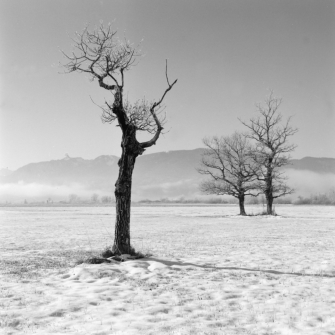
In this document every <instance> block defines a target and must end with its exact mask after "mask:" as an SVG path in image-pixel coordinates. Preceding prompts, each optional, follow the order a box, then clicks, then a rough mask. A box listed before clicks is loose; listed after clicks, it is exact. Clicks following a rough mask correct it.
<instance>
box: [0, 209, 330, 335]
mask: <svg viewBox="0 0 335 335" xmlns="http://www.w3.org/2000/svg"><path fill="white" fill-rule="evenodd" d="M247 211H248V212H249V213H254V214H256V213H258V212H261V211H262V207H247ZM276 212H277V214H278V216H276V217H269V216H250V217H240V216H238V215H236V214H237V208H236V206H211V207H201V206H188V207H182V206H178V207H169V206H166V207H134V208H133V209H132V222H131V231H132V241H133V245H134V246H135V248H136V249H137V250H139V251H142V252H149V253H151V254H152V256H150V257H147V258H144V259H139V260H130V261H126V262H124V263H117V262H115V263H111V264H106V263H105V264H100V265H90V264H81V265H77V266H75V265H73V266H72V267H69V264H70V263H71V262H72V261H73V260H75V259H76V258H79V257H80V256H83V255H84V256H85V257H87V255H89V254H90V253H91V252H92V253H96V252H98V250H100V251H101V250H102V249H103V248H104V247H105V246H108V244H110V243H111V241H112V240H113V230H114V208H107V207H102V208H99V207H95V208H85V207H83V208H79V207H77V208H56V207H54V208H52V207H51V208H34V207H30V208H29V207H26V208H1V209H0V225H1V227H0V228H1V229H0V241H1V244H0V251H1V260H0V266H1V269H0V272H1V276H0V334H43V335H46V334H85V335H116V334H155V335H156V334H192V335H196V334H223V335H226V334H227V335H228V334H229V335H230V334H236V335H237V334H238V335H243V334H253V335H262V334H264V335H265V334H267V335H270V334H273V335H275V334H276V335H279V334H281V335H290V334H305V335H309V334H315V335H323V334H327V335H331V334H333V335H334V334H335V208H334V207H321V206H317V207H311V206H301V207H297V206H278V207H277V208H276ZM70 260H71V261H70Z"/></svg>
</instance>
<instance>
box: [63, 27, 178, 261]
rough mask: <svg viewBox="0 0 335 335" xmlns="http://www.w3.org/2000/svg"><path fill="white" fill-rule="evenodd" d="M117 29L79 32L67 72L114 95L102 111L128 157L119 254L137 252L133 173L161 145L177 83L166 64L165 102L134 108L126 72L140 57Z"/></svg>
mask: <svg viewBox="0 0 335 335" xmlns="http://www.w3.org/2000/svg"><path fill="white" fill-rule="evenodd" d="M116 33H117V31H113V30H112V28H111V26H110V25H108V26H107V27H104V26H103V25H100V26H99V27H98V28H96V29H95V30H93V31H91V32H90V31H89V30H88V29H87V28H86V29H84V31H83V32H81V33H76V35H75V38H74V39H73V41H74V50H73V52H72V53H71V54H65V53H64V55H65V56H66V58H67V60H68V62H67V63H66V64H65V65H64V66H65V68H66V70H67V72H79V73H84V74H88V75H89V76H90V77H91V79H92V80H97V81H98V84H99V86H100V87H102V88H104V89H106V90H107V91H109V92H110V93H112V94H113V95H114V101H113V103H109V102H107V101H105V105H104V106H102V107H101V108H102V110H103V114H102V120H103V122H108V123H110V122H113V121H115V120H117V122H118V126H119V127H120V129H121V132H122V140H121V148H122V154H121V158H120V160H119V162H118V165H119V176H118V179H117V181H116V184H115V198H116V223H115V239H114V244H113V249H112V251H113V252H114V253H116V254H124V253H131V252H132V250H133V249H132V247H131V244H130V206H131V186H132V173H133V169H134V165H135V161H136V157H137V156H139V155H142V154H143V152H144V151H145V149H146V148H149V147H151V146H152V145H154V144H156V142H157V140H158V138H159V136H160V134H161V132H162V130H163V121H164V119H163V118H162V117H161V116H160V113H159V112H160V110H161V103H162V102H163V100H164V98H165V96H166V94H167V93H168V92H169V91H170V90H171V89H172V87H173V86H174V85H175V83H176V82H177V80H175V81H174V82H173V83H172V84H171V83H170V82H169V78H168V75H167V64H166V74H165V75H166V81H167V88H166V90H165V91H164V93H163V94H162V96H161V98H160V99H159V100H157V101H154V102H148V101H147V100H145V99H142V100H141V101H137V102H135V103H134V104H131V103H130V102H129V101H127V100H126V99H125V98H124V84H125V73H126V72H127V71H128V70H130V69H131V67H132V66H133V65H134V64H135V61H136V59H137V58H138V56H140V53H139V51H138V49H137V48H136V47H134V46H133V45H132V44H130V42H129V41H126V40H121V39H119V38H118V37H117V36H116ZM137 131H146V132H148V133H150V134H152V135H153V136H152V138H151V139H150V140H148V141H146V142H141V143H140V142H138V141H137V139H136V132H137Z"/></svg>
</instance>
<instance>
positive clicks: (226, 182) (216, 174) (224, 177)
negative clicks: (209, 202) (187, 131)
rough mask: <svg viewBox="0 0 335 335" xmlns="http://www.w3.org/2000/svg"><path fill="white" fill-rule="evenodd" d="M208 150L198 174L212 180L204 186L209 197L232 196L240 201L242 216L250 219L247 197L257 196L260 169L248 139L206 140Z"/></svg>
mask: <svg viewBox="0 0 335 335" xmlns="http://www.w3.org/2000/svg"><path fill="white" fill-rule="evenodd" d="M203 143H204V144H205V146H206V150H205V151H204V153H203V155H202V160H201V167H200V168H199V169H198V172H199V173H201V174H204V175H208V176H209V177H210V178H209V179H208V180H205V181H203V182H202V183H201V184H200V189H201V191H202V192H203V193H205V194H217V195H231V196H233V197H235V198H237V199H238V201H239V207H240V215H246V212H245V208H244V200H245V196H246V195H251V196H257V195H258V193H257V185H256V182H257V169H256V165H255V163H254V161H253V160H252V159H251V158H250V157H251V154H252V152H253V149H252V147H251V145H250V144H249V143H248V140H247V138H246V137H245V135H243V134H241V133H237V132H235V133H234V134H233V135H232V136H228V137H220V138H219V137H217V136H214V137H212V138H205V139H204V140H203Z"/></svg>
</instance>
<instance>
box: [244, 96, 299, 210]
mask: <svg viewBox="0 0 335 335" xmlns="http://www.w3.org/2000/svg"><path fill="white" fill-rule="evenodd" d="M281 103H282V100H281V99H278V98H275V97H274V96H273V93H272V92H271V94H270V95H269V97H268V98H267V99H266V100H265V103H264V104H263V105H262V104H258V105H256V107H257V110H258V112H259V114H260V115H258V116H257V117H255V118H252V119H251V120H250V122H249V123H246V122H243V121H241V122H242V123H243V124H244V125H245V126H246V127H247V128H248V129H249V135H248V137H249V138H250V139H252V140H254V141H255V143H256V147H255V151H254V152H253V155H252V158H253V161H254V162H255V164H256V165H257V170H258V177H257V178H258V181H259V188H260V189H261V190H262V192H263V193H264V195H265V198H266V204H267V214H269V215H272V214H273V209H272V207H273V200H274V199H275V198H279V197H282V196H284V195H288V194H292V193H293V191H294V190H293V189H292V188H290V187H289V186H288V185H287V184H286V182H285V181H286V177H285V176H284V174H283V171H282V170H281V168H282V167H283V166H285V165H287V164H289V160H290V156H289V155H288V153H290V152H292V151H293V150H294V149H295V148H296V146H295V145H293V144H289V143H288V140H289V137H290V136H292V135H294V134H295V133H296V132H297V131H298V129H297V128H293V127H292V126H291V125H290V122H291V117H289V118H288V119H287V120H286V122H283V117H282V115H281V113H279V111H278V109H279V107H280V105H281Z"/></svg>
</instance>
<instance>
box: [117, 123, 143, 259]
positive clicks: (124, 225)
mask: <svg viewBox="0 0 335 335" xmlns="http://www.w3.org/2000/svg"><path fill="white" fill-rule="evenodd" d="M135 134H136V130H135V128H134V127H132V126H128V127H127V129H126V130H125V131H124V132H123V136H122V144H121V147H122V155H121V158H120V160H119V162H118V165H119V177H118V179H117V181H116V184H115V200H116V222H115V238H114V245H113V249H112V251H113V252H114V253H116V254H118V255H121V254H131V251H132V248H131V244H130V206H131V185H132V175H133V170H134V166H135V161H136V157H137V156H138V155H141V154H142V153H143V151H144V150H143V149H142V148H141V147H140V145H139V143H138V142H137V140H136V137H135Z"/></svg>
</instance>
